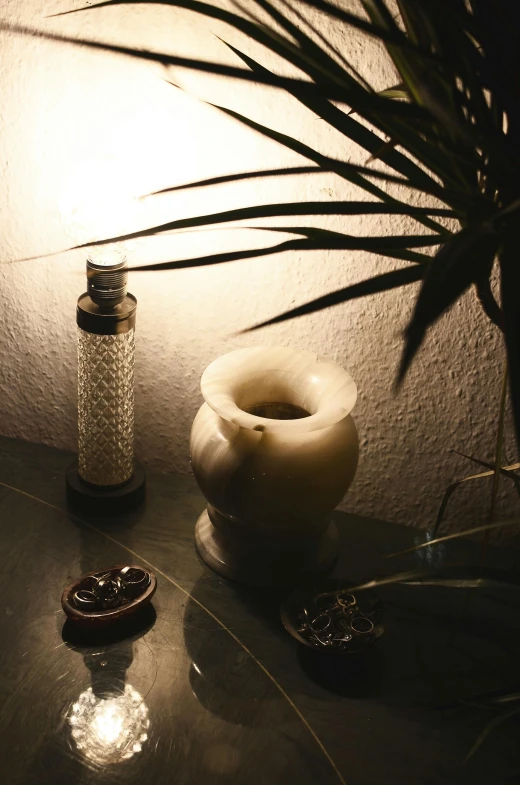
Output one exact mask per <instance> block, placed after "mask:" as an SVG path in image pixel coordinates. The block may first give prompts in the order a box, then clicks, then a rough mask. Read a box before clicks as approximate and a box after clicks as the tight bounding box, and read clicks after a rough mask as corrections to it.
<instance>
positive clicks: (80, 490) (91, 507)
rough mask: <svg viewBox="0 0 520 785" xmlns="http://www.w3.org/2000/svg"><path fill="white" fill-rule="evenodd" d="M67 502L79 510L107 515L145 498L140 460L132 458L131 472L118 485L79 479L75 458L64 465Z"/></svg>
mask: <svg viewBox="0 0 520 785" xmlns="http://www.w3.org/2000/svg"><path fill="white" fill-rule="evenodd" d="M66 485H67V504H68V506H69V507H70V508H71V509H73V510H74V511H75V512H78V513H85V514H88V515H97V516H105V515H107V516H109V515H120V514H122V513H125V512H130V511H131V510H135V509H136V508H137V507H139V506H140V505H141V504H142V503H143V502H144V498H145V489H146V475H145V471H144V467H143V465H142V464H141V463H139V461H134V473H133V475H132V477H131V479H130V480H128V482H126V483H125V484H124V485H118V486H115V487H114V486H106V487H105V486H102V485H92V484H91V483H88V482H85V481H84V480H82V479H81V477H80V476H79V474H78V462H77V461H74V463H73V464H71V466H69V468H68V469H67V474H66Z"/></svg>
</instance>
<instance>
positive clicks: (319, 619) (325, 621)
mask: <svg viewBox="0 0 520 785" xmlns="http://www.w3.org/2000/svg"><path fill="white" fill-rule="evenodd" d="M330 625H331V618H330V616H329V615H328V614H327V613H320V615H319V616H316V618H314V619H313V620H312V621H311V623H310V624H309V628H310V629H311V631H312V632H313V633H314V634H315V635H316V634H320V635H321V634H322V633H323V632H326V631H327V630H328V629H329V627H330Z"/></svg>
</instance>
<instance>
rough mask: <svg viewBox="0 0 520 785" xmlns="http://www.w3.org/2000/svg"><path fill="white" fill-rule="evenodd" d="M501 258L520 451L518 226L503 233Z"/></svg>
mask: <svg viewBox="0 0 520 785" xmlns="http://www.w3.org/2000/svg"><path fill="white" fill-rule="evenodd" d="M498 256H499V260H500V291H501V295H502V312H503V314H504V337H505V342H506V349H507V363H508V367H509V377H510V392H511V403H512V408H513V415H514V422H515V428H516V443H517V445H518V446H519V447H520V265H519V262H518V230H517V228H516V226H512V227H510V228H508V230H507V231H506V232H505V233H504V236H503V239H502V244H501V247H500V250H499V255H498Z"/></svg>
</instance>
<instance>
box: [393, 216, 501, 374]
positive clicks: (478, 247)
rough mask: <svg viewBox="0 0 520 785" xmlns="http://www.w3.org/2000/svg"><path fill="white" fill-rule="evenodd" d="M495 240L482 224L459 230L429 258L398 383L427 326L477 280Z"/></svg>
mask: <svg viewBox="0 0 520 785" xmlns="http://www.w3.org/2000/svg"><path fill="white" fill-rule="evenodd" d="M497 244H498V238H497V236H496V235H495V234H493V231H492V227H491V224H489V223H486V222H484V221H482V222H481V223H478V224H476V225H475V226H470V227H468V228H465V229H462V230H461V231H460V232H458V234H456V235H454V236H453V237H452V238H450V239H449V240H447V241H446V243H445V244H444V245H443V247H442V248H441V249H440V250H439V251H437V254H436V255H435V257H434V258H433V259H432V262H431V264H430V267H429V270H428V273H427V275H426V277H425V279H424V282H423V285H422V287H421V291H420V292H419V296H418V298H417V301H416V304H415V308H414V312H413V315H412V318H411V321H410V323H409V325H408V327H407V329H406V341H405V347H404V351H403V354H402V358H401V364H400V368H399V374H398V384H400V383H401V382H402V380H403V378H404V376H405V374H406V371H407V370H408V368H409V366H410V363H411V362H412V360H413V358H414V356H415V354H416V353H417V351H418V349H419V347H420V346H421V344H422V342H423V340H424V336H425V334H426V331H427V329H428V327H430V326H431V325H432V324H433V323H434V322H435V321H437V319H438V318H439V317H440V316H441V315H442V314H443V313H444V311H446V310H447V309H448V308H449V307H450V306H451V305H452V304H453V303H454V302H455V301H456V300H457V299H458V298H459V297H460V296H461V295H462V294H463V293H464V292H465V291H466V289H467V288H468V287H469V286H470V285H471V284H472V283H473V282H474V281H475V280H476V278H478V277H479V275H480V273H481V271H482V269H483V268H485V267H486V265H489V260H490V259H491V260H492V259H493V257H494V255H495V252H496V249H497Z"/></svg>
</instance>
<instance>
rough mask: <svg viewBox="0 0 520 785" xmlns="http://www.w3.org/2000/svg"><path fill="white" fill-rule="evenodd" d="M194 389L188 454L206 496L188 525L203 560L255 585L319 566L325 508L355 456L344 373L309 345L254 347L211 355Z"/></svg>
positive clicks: (341, 490) (325, 557) (345, 482)
mask: <svg viewBox="0 0 520 785" xmlns="http://www.w3.org/2000/svg"><path fill="white" fill-rule="evenodd" d="M201 390H202V395H203V397H204V400H205V403H204V404H203V405H202V406H201V408H200V410H199V412H198V414H197V416H196V417H195V420H194V423H193V427H192V431H191V439H190V453H191V464H192V468H193V473H194V475H195V478H196V480H197V483H198V485H199V487H200V489H201V491H202V493H203V494H204V497H205V498H206V501H207V509H206V510H205V511H204V512H203V513H202V515H201V516H200V518H199V520H198V521H197V525H196V530H195V540H196V545H197V548H198V551H199V553H200V555H201V556H202V558H203V559H204V561H205V562H206V563H207V564H208V565H209V566H210V567H211V568H212V569H214V570H215V571H216V572H218V573H220V574H221V575H223V576H224V577H226V578H230V579H232V580H236V581H239V582H244V583H250V584H256V585H271V584H280V583H289V582H293V581H294V580H297V579H299V578H302V577H304V576H305V575H309V574H312V573H316V572H320V571H324V570H326V569H327V568H328V567H330V566H331V565H332V564H333V562H334V560H335V558H336V555H337V540H338V534H337V530H336V526H335V524H334V523H333V522H332V521H331V513H332V511H333V510H334V508H335V507H336V506H337V504H338V503H339V502H340V501H341V499H342V498H343V496H344V494H345V493H346V491H347V489H348V487H349V486H350V484H351V482H352V480H353V478H354V475H355V472H356V468H357V462H358V437H357V431H356V427H355V425H354V421H353V419H352V417H351V414H350V412H351V411H352V409H353V407H354V404H355V402H356V396H357V390H356V385H355V383H354V381H353V379H352V377H351V376H350V374H349V373H347V371H345V370H343V369H342V368H340V367H338V366H337V365H334V364H333V363H331V362H328V361H326V360H323V359H321V358H319V357H317V355H316V354H314V353H312V352H309V351H303V350H297V349H292V348H288V347H269V346H257V347H253V348H250V349H238V350H237V351H233V352H230V353H229V354H226V355H224V356H223V357H220V358H219V359H217V360H215V362H213V363H212V364H211V365H210V366H209V367H208V368H207V369H206V371H205V372H204V374H203V375H202V380H201Z"/></svg>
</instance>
